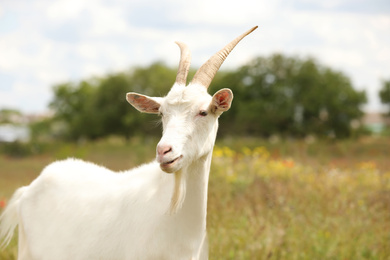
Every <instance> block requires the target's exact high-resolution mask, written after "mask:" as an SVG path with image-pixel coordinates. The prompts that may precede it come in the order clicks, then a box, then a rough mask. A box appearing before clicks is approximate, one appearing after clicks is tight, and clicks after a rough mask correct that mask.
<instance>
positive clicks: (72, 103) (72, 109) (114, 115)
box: [50, 63, 176, 140]
mask: <svg viewBox="0 0 390 260" xmlns="http://www.w3.org/2000/svg"><path fill="white" fill-rule="evenodd" d="M175 76H176V70H174V69H171V68H169V67H167V66H165V65H164V64H162V63H154V64H152V65H150V66H149V67H136V68H134V69H132V70H131V71H130V72H122V73H112V74H109V75H107V76H104V77H101V78H94V79H91V80H83V81H81V82H80V83H63V84H59V85H56V86H54V88H53V90H54V99H53V101H52V102H51V103H50V107H51V108H52V109H53V110H54V111H55V121H56V122H57V123H58V122H60V123H62V125H63V126H64V127H63V131H62V133H63V137H65V138H67V139H71V140H77V139H79V138H88V139H96V138H100V137H104V136H108V135H121V136H124V137H126V138H128V137H129V136H132V135H140V134H145V135H150V134H154V135H157V134H159V133H160V131H159V128H157V127H155V126H156V125H157V124H156V123H150V120H144V118H145V117H148V116H150V115H145V114H139V112H138V111H135V110H134V109H133V108H132V107H131V106H130V105H129V104H128V103H127V101H126V93H127V92H131V91H134V92H140V93H143V94H147V95H151V96H154V95H164V94H166V93H167V92H168V90H169V89H170V88H171V86H172V84H173V83H174V81H175Z"/></svg>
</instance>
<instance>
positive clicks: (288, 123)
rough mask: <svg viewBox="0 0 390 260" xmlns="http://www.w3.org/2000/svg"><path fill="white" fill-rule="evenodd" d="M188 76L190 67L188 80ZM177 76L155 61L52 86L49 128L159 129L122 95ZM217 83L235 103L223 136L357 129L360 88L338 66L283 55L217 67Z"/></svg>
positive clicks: (165, 86) (339, 134)
mask: <svg viewBox="0 0 390 260" xmlns="http://www.w3.org/2000/svg"><path fill="white" fill-rule="evenodd" d="M193 74H194V71H190V75H189V78H191V76H192V75H193ZM175 77H176V68H171V67H169V66H166V65H165V64H163V63H161V62H157V63H154V64H152V65H150V66H147V67H134V68H132V69H131V70H129V71H126V72H119V73H111V74H108V75H105V76H102V77H96V78H91V79H85V80H82V81H80V82H65V83H62V84H58V85H55V86H54V87H53V91H54V98H53V100H52V102H51V103H50V108H51V109H52V110H53V111H54V113H55V116H54V118H53V119H52V120H53V121H51V125H52V128H55V129H56V131H55V132H56V134H57V135H58V136H60V137H62V138H65V139H69V140H78V139H80V138H87V139H97V138H101V137H105V136H108V135H120V136H124V137H126V138H129V137H130V136H134V135H160V132H161V129H160V127H159V123H158V118H157V117H155V116H154V115H148V114H141V113H139V112H138V111H136V110H134V109H133V108H132V107H131V106H130V105H129V104H128V103H127V101H126V99H125V95H126V93H127V92H130V91H134V92H139V93H143V94H146V95H150V96H164V95H165V94H166V93H167V92H168V91H169V89H170V88H171V86H172V84H173V83H174V81H175ZM221 88H230V89H231V90H232V91H233V93H234V99H233V104H232V108H231V109H230V110H229V111H228V112H227V113H224V114H223V115H222V116H221V119H220V130H219V132H220V134H222V135H226V134H229V135H240V136H248V135H250V136H262V137H269V136H271V135H274V134H276V135H281V136H289V137H304V136H307V135H316V136H319V137H336V138H345V137H349V136H351V135H352V134H353V133H354V131H357V130H358V128H359V123H358V122H359V120H360V118H361V117H362V115H363V111H362V109H361V107H362V105H363V104H364V103H365V102H366V94H365V92H364V91H358V90H356V89H355V88H354V87H353V86H352V83H351V80H350V79H349V78H348V76H346V75H345V74H344V73H343V72H341V71H337V70H334V69H332V68H329V67H327V66H324V65H322V64H320V63H319V62H318V61H316V60H315V59H313V58H299V57H289V56H285V55H282V54H274V55H271V56H268V57H257V58H255V59H253V60H252V61H250V62H249V63H248V64H246V65H244V66H242V67H239V68H238V69H235V70H230V71H223V70H222V71H220V72H218V73H217V76H216V78H215V79H214V81H213V82H212V84H211V86H210V89H209V93H210V94H213V93H214V92H216V91H217V90H218V89H221ZM389 91H390V90H389ZM383 95H384V96H386V95H388V94H383ZM54 126H55V127H54Z"/></svg>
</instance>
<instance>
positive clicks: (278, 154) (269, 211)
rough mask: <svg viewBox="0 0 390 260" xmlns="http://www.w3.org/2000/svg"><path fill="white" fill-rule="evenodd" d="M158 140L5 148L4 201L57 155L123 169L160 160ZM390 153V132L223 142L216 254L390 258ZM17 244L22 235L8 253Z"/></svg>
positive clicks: (213, 202) (211, 219)
mask: <svg viewBox="0 0 390 260" xmlns="http://www.w3.org/2000/svg"><path fill="white" fill-rule="evenodd" d="M156 143H157V140H142V139H133V140H131V141H129V142H128V143H126V142H123V141H121V140H120V139H115V138H113V139H109V140H104V141H101V142H96V143H85V144H79V145H75V144H51V145H49V146H48V147H46V148H45V149H44V152H43V153H42V154H39V155H34V156H29V157H22V158H17V159H15V158H11V157H9V156H6V155H0V165H1V167H0V201H6V200H7V198H9V197H10V196H11V194H12V193H13V191H14V189H15V188H17V187H19V186H21V185H26V184H28V183H30V182H31V181H32V180H33V179H34V178H35V177H36V176H37V175H38V174H39V172H40V171H41V169H42V168H43V167H44V166H45V165H47V164H48V163H49V162H51V161H53V160H56V159H61V158H66V157H68V156H74V157H80V158H83V159H86V160H91V161H93V162H96V163H99V164H102V165H105V166H107V167H109V168H112V169H115V170H123V169H126V168H130V167H133V166H135V165H138V164H139V163H142V162H147V161H150V160H152V159H153V157H154V153H155V152H154V151H155V144H156ZM145 144H146V145H145ZM389 154H390V139H384V138H381V139H362V140H347V141H339V142H332V143H328V142H324V141H316V142H304V141H291V140H290V141H283V142H282V141H280V142H277V143H270V142H267V141H264V140H258V139H238V140H235V139H225V140H221V141H219V142H218V143H217V147H216V149H215V151H214V158H213V163H212V166H211V167H212V169H211V175H210V184H209V201H208V215H207V218H208V223H207V225H208V233H209V244H210V259H271V260H272V259H275V260H276V259H286V260H289V259H299V260H301V259H303V260H304V259H310V260H312V259H340V260H347V259H348V260H359V259H373V260H374V259H375V260H376V259H381V260H382V259H383V260H385V259H390V163H389V160H388V158H389ZM0 205H1V204H0ZM16 253H17V241H16V239H14V240H13V241H12V242H11V245H10V246H9V247H7V248H6V249H5V250H4V251H0V259H16Z"/></svg>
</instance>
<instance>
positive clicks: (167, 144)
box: [0, 26, 257, 260]
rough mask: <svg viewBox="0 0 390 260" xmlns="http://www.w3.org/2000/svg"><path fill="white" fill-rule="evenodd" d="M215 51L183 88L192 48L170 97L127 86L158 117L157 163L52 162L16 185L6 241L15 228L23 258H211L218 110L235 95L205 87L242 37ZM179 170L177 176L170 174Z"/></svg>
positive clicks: (135, 101) (137, 103) (0, 233)
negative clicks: (115, 168) (210, 191)
mask: <svg viewBox="0 0 390 260" xmlns="http://www.w3.org/2000/svg"><path fill="white" fill-rule="evenodd" d="M256 28H257V26H256V27H254V28H252V29H250V30H248V31H247V32H245V33H244V34H242V35H240V36H239V37H237V38H236V39H234V40H233V41H232V42H231V43H229V44H228V45H226V47H225V48H223V49H222V50H220V51H219V52H217V53H216V54H215V55H214V56H212V57H211V58H210V59H209V60H208V61H207V62H206V63H205V64H204V65H202V66H201V68H200V69H199V70H198V71H197V73H196V74H195V76H194V78H193V80H192V82H191V83H190V84H189V85H188V86H187V87H186V78H187V73H188V70H189V66H190V59H191V55H190V52H189V50H188V48H187V46H186V45H185V44H183V43H177V44H178V45H179V47H180V50H181V59H180V64H179V70H178V73H177V77H176V82H175V84H174V85H173V87H172V88H171V90H170V91H169V93H168V94H167V96H166V97H163V98H160V97H159V98H156V97H147V96H144V95H140V94H136V93H127V101H128V102H129V103H130V104H131V105H133V106H134V107H135V108H136V109H138V110H139V111H141V112H145V113H155V114H160V115H161V117H162V122H163V136H162V138H161V140H160V142H159V143H158V145H157V155H156V160H155V161H153V162H151V163H149V164H145V165H142V166H140V167H138V168H135V169H132V170H129V171H125V172H121V173H115V172H112V171H110V170H108V169H106V168H104V167H101V166H97V165H95V164H92V163H89V162H84V161H81V160H77V159H67V160H63V161H57V162H54V163H52V164H50V165H48V166H47V167H46V168H45V169H44V170H43V171H42V173H41V174H40V176H39V177H38V178H36V179H35V180H34V181H33V182H32V183H31V184H30V185H29V186H25V187H21V188H19V189H18V190H17V191H16V192H15V194H14V195H13V197H12V199H11V200H10V201H9V204H8V206H7V208H6V209H5V211H4V212H3V214H2V216H1V225H0V238H1V237H3V238H4V243H3V245H7V244H8V243H9V241H10V239H11V238H12V236H13V231H14V229H15V227H16V226H17V225H19V229H18V230H19V248H18V254H19V256H18V257H19V258H18V259H23V260H24V259H34V260H45V259H48V260H61V259H64V260H69V259H72V260H77V259H82V260H86V259H114V260H118V259H159V260H162V259H169V260H172V259H186V260H190V259H207V258H208V252H207V251H208V250H207V238H206V213H207V212H206V211H207V188H208V178H209V172H210V163H211V156H212V150H213V146H214V142H215V138H216V134H217V128H218V117H219V116H220V115H221V114H222V112H224V111H226V110H228V109H229V108H230V105H231V102H232V98H233V94H232V92H231V91H230V90H229V89H222V90H220V91H218V92H217V93H215V94H214V96H210V95H209V94H207V88H208V86H209V85H210V83H211V81H212V79H213V77H214V75H215V74H216V72H217V71H218V69H219V68H220V66H221V65H222V63H223V61H224V60H225V59H226V57H227V56H228V54H229V53H230V52H231V51H232V49H233V48H234V47H235V46H236V44H237V43H238V42H239V41H240V40H241V39H242V38H244V37H245V36H246V35H248V34H249V33H251V32H252V31H253V30H255V29H256ZM166 173H173V174H166Z"/></svg>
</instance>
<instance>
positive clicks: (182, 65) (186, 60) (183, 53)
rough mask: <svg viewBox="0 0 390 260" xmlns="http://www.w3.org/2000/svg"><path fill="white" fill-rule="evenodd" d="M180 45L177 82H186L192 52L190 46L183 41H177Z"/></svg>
mask: <svg viewBox="0 0 390 260" xmlns="http://www.w3.org/2000/svg"><path fill="white" fill-rule="evenodd" d="M175 43H176V44H177V45H178V46H179V47H180V62H179V69H178V71H177V75H176V83H177V84H184V85H186V83H187V74H188V71H189V69H190V64H191V52H190V50H189V49H188V46H187V45H186V44H185V43H182V42H175Z"/></svg>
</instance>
